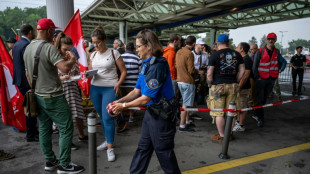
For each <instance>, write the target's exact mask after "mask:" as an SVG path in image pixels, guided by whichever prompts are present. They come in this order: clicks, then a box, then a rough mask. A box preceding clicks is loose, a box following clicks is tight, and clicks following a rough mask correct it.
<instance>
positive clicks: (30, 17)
mask: <svg viewBox="0 0 310 174" xmlns="http://www.w3.org/2000/svg"><path fill="white" fill-rule="evenodd" d="M41 18H46V6H43V7H39V8H25V9H20V8H18V7H15V8H10V7H7V8H6V9H5V10H4V11H0V34H1V37H2V39H3V40H6V39H8V38H9V37H14V38H15V34H14V32H13V31H12V30H11V28H13V29H14V30H15V31H16V29H19V28H20V26H21V25H22V24H30V25H31V26H32V27H33V28H36V25H37V21H38V20H39V19H41ZM16 32H17V31H16Z"/></svg>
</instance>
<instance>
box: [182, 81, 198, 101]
mask: <svg viewBox="0 0 310 174" xmlns="http://www.w3.org/2000/svg"><path fill="white" fill-rule="evenodd" d="M178 86H179V90H180V92H181V95H182V99H183V105H184V106H193V105H194V99H195V84H190V83H184V82H178Z"/></svg>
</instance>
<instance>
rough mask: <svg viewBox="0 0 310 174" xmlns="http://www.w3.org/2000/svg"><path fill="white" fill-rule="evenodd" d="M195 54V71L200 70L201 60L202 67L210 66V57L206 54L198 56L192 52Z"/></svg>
mask: <svg viewBox="0 0 310 174" xmlns="http://www.w3.org/2000/svg"><path fill="white" fill-rule="evenodd" d="M192 52H193V54H194V66H195V69H197V70H199V66H200V60H201V66H203V65H205V66H207V65H208V55H207V54H205V53H201V54H200V55H198V54H196V53H195V51H194V50H193V51H192Z"/></svg>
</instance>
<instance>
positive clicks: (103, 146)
mask: <svg viewBox="0 0 310 174" xmlns="http://www.w3.org/2000/svg"><path fill="white" fill-rule="evenodd" d="M107 148H108V143H107V141H104V142H103V143H102V144H100V145H99V146H98V147H97V150H107Z"/></svg>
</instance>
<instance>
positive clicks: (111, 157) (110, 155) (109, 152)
mask: <svg viewBox="0 0 310 174" xmlns="http://www.w3.org/2000/svg"><path fill="white" fill-rule="evenodd" d="M107 155H108V161H109V162H113V161H115V154H114V149H113V148H111V149H108V150H107Z"/></svg>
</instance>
